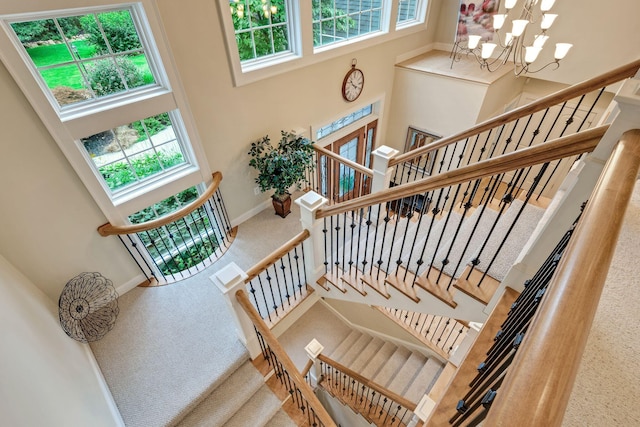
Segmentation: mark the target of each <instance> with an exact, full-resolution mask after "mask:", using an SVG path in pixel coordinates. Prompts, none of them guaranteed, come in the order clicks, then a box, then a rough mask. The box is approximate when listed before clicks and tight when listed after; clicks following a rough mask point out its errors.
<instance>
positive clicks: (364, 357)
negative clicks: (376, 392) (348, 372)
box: [350, 337, 384, 374]
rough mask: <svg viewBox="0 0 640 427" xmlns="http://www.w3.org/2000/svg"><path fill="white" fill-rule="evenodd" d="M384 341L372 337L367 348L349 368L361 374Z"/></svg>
mask: <svg viewBox="0 0 640 427" xmlns="http://www.w3.org/2000/svg"><path fill="white" fill-rule="evenodd" d="M383 345H384V341H382V340H381V339H380V338H378V337H373V339H372V340H371V341H369V343H368V344H367V346H366V347H365V348H364V349H363V350H362V351H361V352H360V354H358V357H356V359H355V360H354V361H353V362H352V363H351V366H350V368H351V369H353V370H354V371H356V372H357V373H359V374H361V373H362V371H363V370H364V369H365V368H366V367H367V366H368V364H369V361H370V360H371V358H372V357H373V356H374V355H375V354H376V353H377V352H378V351H379V350H380V348H382V346H383Z"/></svg>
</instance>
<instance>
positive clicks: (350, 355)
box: [337, 334, 372, 367]
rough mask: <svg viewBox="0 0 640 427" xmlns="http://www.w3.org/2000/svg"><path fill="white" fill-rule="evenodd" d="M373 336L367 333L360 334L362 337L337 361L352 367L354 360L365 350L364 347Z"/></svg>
mask: <svg viewBox="0 0 640 427" xmlns="http://www.w3.org/2000/svg"><path fill="white" fill-rule="evenodd" d="M371 339H372V338H371V336H370V335H367V334H362V335H360V338H358V340H357V341H356V342H355V343H353V345H352V346H351V348H350V349H349V350H348V351H347V352H346V353H345V354H344V355H343V356H342V357H341V358H340V360H337V362H340V363H342V364H343V365H345V366H349V367H351V365H352V363H353V361H354V360H355V359H356V357H358V355H359V354H360V353H361V352H362V350H364V348H365V347H366V346H367V344H369V342H370V341H371Z"/></svg>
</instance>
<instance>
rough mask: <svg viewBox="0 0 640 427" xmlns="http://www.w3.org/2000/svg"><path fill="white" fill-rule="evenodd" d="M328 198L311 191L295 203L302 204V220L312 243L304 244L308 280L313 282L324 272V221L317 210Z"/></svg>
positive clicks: (310, 282)
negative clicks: (317, 213)
mask: <svg viewBox="0 0 640 427" xmlns="http://www.w3.org/2000/svg"><path fill="white" fill-rule="evenodd" d="M327 201H328V200H327V199H326V198H324V197H322V196H321V195H319V194H318V193H316V192H315V191H309V192H308V193H306V194H305V195H304V196H301V197H299V198H297V199H296V200H295V202H294V203H295V204H297V205H298V206H300V222H301V223H302V228H304V229H305V230H309V233H310V234H311V236H310V237H309V240H310V242H311V244H304V245H302V247H303V251H304V262H305V265H304V267H305V269H306V270H307V281H308V283H309V284H313V283H315V282H316V280H318V279H319V278H320V277H321V276H322V275H323V274H324V233H323V232H322V228H323V227H324V221H323V220H321V219H316V212H317V210H318V209H320V208H321V207H322V206H324V205H326V204H327Z"/></svg>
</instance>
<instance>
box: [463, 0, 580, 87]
mask: <svg viewBox="0 0 640 427" xmlns="http://www.w3.org/2000/svg"><path fill="white" fill-rule="evenodd" d="M517 2H518V0H505V2H504V6H505V9H506V13H503V14H499V13H495V12H497V9H498V6H497V5H499V1H498V0H487V1H484V2H480V1H479V2H478V4H481V6H479V10H475V4H474V3H470V4H469V5H468V6H467V5H466V3H462V5H461V8H460V14H459V18H458V32H457V35H456V41H455V43H454V45H453V49H452V51H451V58H452V60H451V67H453V63H454V62H455V61H458V60H460V58H461V56H462V55H463V54H466V55H470V54H471V55H473V57H474V58H476V59H477V60H478V62H479V63H480V68H481V69H486V70H488V71H491V72H493V71H496V70H497V69H498V68H500V67H502V66H503V65H505V64H507V63H508V62H512V63H513V67H514V73H515V75H516V76H519V75H521V74H523V73H537V72H538V71H541V70H543V69H545V68H547V67H550V66H553V67H554V68H553V69H557V68H558V67H559V66H560V60H562V59H563V58H564V57H565V56H566V55H567V53H568V52H569V49H571V47H572V46H573V45H572V44H570V43H556V48H555V53H554V60H553V61H551V62H549V63H547V64H545V65H543V66H537V67H534V66H533V62H534V61H535V60H536V59H537V58H538V55H539V54H540V52H541V51H542V49H543V47H544V45H545V43H546V42H547V40H548V39H549V36H548V35H547V31H548V30H549V28H551V25H552V24H553V22H554V21H555V19H556V18H557V17H558V15H556V14H552V13H548V12H549V11H550V10H551V8H552V7H553V5H554V3H555V0H524V4H523V5H522V9H521V10H520V13H519V15H517V18H516V19H512V20H511V31H510V32H505V30H504V29H503V28H504V27H505V24H506V23H507V21H508V19H511V18H510V15H514V16H515V15H516V13H515V12H514V13H512V11H513V10H514V7H515V6H516V3H517ZM538 3H540V4H539V8H537V7H536V6H538ZM468 27H469V28H468ZM535 27H537V28H539V31H535V32H536V34H535V35H533V36H532V37H527V30H531V29H532V28H535ZM531 32H533V31H531ZM473 33H475V34H473ZM477 33H480V34H477ZM494 33H495V36H496V39H497V40H495V42H494V41H493V37H494ZM481 42H482V43H481Z"/></svg>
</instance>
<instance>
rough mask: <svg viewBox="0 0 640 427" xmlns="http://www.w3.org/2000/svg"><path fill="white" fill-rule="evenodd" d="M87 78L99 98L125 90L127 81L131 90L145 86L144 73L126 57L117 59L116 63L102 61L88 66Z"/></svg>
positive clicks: (107, 60) (108, 60) (106, 60)
mask: <svg viewBox="0 0 640 427" xmlns="http://www.w3.org/2000/svg"><path fill="white" fill-rule="evenodd" d="M116 64H117V65H116ZM120 73H122V77H124V81H123V79H122V77H120ZM87 77H88V78H89V84H90V85H91V88H92V89H93V90H94V91H95V93H96V94H97V95H99V96H101V95H109V94H111V93H117V92H121V91H123V90H125V84H124V82H125V81H126V82H127V86H128V87H129V88H130V89H131V88H134V87H138V86H142V85H144V84H145V80H144V75H143V73H142V72H141V71H140V70H139V69H138V67H136V65H135V64H134V63H133V61H131V60H130V59H128V58H125V57H117V58H116V60H115V62H113V61H112V60H110V59H101V60H98V61H96V62H95V63H93V64H89V65H87Z"/></svg>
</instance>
